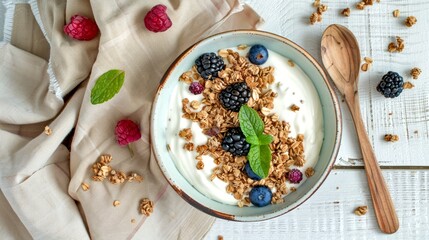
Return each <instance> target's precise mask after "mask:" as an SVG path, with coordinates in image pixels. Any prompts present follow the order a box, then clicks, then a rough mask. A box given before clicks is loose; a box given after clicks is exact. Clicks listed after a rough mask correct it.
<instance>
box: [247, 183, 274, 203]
mask: <svg viewBox="0 0 429 240" xmlns="http://www.w3.org/2000/svg"><path fill="white" fill-rule="evenodd" d="M272 197H273V193H272V192H271V189H269V188H268V187H267V186H255V187H253V188H252V190H250V193H249V198H250V202H251V203H252V204H253V205H255V206H256V207H265V206H267V205H268V204H270V203H271V199H272Z"/></svg>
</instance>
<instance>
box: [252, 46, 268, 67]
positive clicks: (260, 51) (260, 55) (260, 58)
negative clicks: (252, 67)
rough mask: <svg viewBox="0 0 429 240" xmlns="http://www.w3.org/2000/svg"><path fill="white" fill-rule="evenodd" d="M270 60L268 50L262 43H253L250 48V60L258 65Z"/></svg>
mask: <svg viewBox="0 0 429 240" xmlns="http://www.w3.org/2000/svg"><path fill="white" fill-rule="evenodd" d="M267 60H268V50H267V48H266V47H264V46H262V45H261V44H256V45H253V46H252V47H251V48H250V50H249V61H250V62H251V63H253V64H256V65H262V64H264V63H265V62H266V61H267Z"/></svg>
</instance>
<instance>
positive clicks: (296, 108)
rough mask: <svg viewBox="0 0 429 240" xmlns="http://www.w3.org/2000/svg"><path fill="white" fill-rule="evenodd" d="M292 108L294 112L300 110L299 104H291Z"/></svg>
mask: <svg viewBox="0 0 429 240" xmlns="http://www.w3.org/2000/svg"><path fill="white" fill-rule="evenodd" d="M290 110H292V111H293V112H296V111H299V106H297V105H295V104H292V106H290Z"/></svg>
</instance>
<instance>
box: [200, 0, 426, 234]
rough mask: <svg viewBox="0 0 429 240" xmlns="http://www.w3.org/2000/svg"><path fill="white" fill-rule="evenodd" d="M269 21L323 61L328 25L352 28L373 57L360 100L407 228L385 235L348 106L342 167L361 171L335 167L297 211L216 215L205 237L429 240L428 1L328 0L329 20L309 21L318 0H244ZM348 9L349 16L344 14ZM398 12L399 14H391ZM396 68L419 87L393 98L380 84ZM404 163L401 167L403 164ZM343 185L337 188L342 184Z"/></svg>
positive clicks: (272, 27) (274, 29) (363, 77)
mask: <svg viewBox="0 0 429 240" xmlns="http://www.w3.org/2000/svg"><path fill="white" fill-rule="evenodd" d="M244 2H245V3H247V4H249V5H250V6H251V7H252V8H253V9H255V11H256V12H258V14H260V15H261V16H262V17H263V18H264V19H265V24H264V25H262V26H261V30H265V31H270V32H273V33H276V34H279V35H282V36H284V37H287V38H289V39H291V40H292V41H294V42H295V43H297V44H299V45H300V46H302V47H303V48H304V49H306V50H307V51H308V52H309V53H310V54H311V55H312V56H313V57H315V58H316V59H317V60H319V62H320V63H321V56H320V39H321V36H322V33H323V31H324V30H325V29H326V27H327V26H329V25H330V24H334V23H338V24H342V25H344V26H346V27H347V28H349V29H350V30H352V32H353V33H354V34H355V36H356V38H357V40H358V42H359V45H360V50H361V55H362V57H371V58H372V59H373V60H374V62H373V65H372V66H371V68H370V69H369V70H368V71H367V72H361V73H360V76H359V84H358V90H359V95H360V98H359V103H360V108H361V114H362V117H363V123H364V125H365V129H366V131H367V133H368V135H369V139H370V141H371V144H372V147H373V148H374V150H375V152H376V153H377V156H378V161H379V164H380V165H381V166H382V167H384V168H394V169H395V170H387V169H386V170H383V172H382V173H383V175H384V177H385V180H386V183H387V185H388V186H389V187H390V191H391V195H392V197H393V200H394V203H395V206H396V210H397V214H398V217H399V220H400V222H401V228H400V229H399V230H398V231H397V232H396V233H395V234H394V235H387V234H384V233H382V232H381V231H380V230H379V228H378V226H377V221H376V218H375V214H374V212H373V210H372V206H371V204H370V202H371V196H370V192H369V191H368V184H367V183H366V179H365V173H364V171H363V170H362V168H363V164H364V163H363V159H362V154H361V151H360V149H359V147H358V144H359V142H358V140H357V136H356V131H355V129H354V124H353V120H352V116H351V115H350V113H349V111H348V109H347V108H348V107H347V104H346V103H345V102H343V103H341V104H340V105H341V108H342V110H343V136H342V142H341V147H340V150H339V153H338V158H337V161H336V165H337V166H340V167H358V168H359V169H357V170H349V169H348V170H343V169H341V170H334V171H333V172H332V173H331V174H330V176H329V177H328V179H327V180H326V181H325V183H324V184H323V185H322V187H321V189H320V190H318V191H317V192H316V194H315V195H314V196H312V197H311V198H310V199H309V201H307V202H306V203H304V204H303V205H302V206H300V207H299V208H298V209H296V210H294V211H292V212H290V213H288V214H286V215H284V216H281V217H279V218H275V219H272V220H269V221H265V222H258V223H235V222H229V221H222V220H218V221H216V223H215V224H214V226H213V228H212V230H211V231H210V232H209V234H208V235H207V237H206V239H209V240H215V239H217V236H218V235H223V236H224V239H270V238H272V239H314V238H315V237H317V239H323V240H328V239H359V240H361V239H377V240H384V239H386V240H391V239H429V228H428V227H427V226H429V218H428V216H429V188H428V187H429V171H428V170H412V168H413V167H412V166H416V167H418V168H419V167H425V166H426V167H427V166H429V161H428V160H427V156H429V148H428V147H427V146H429V61H428V60H427V59H428V56H429V44H428V43H427V39H429V24H426V23H428V22H429V14H427V13H428V12H429V1H427V0H398V1H381V2H380V3H374V5H372V6H368V7H366V8H365V10H357V9H356V8H355V5H356V3H357V2H358V1H354V0H345V1H337V0H322V1H321V2H322V3H323V4H326V5H327V6H328V11H326V12H325V13H324V14H323V20H322V22H320V23H317V24H315V25H310V24H309V16H310V15H311V13H312V12H314V11H315V8H314V7H313V6H312V3H313V2H314V1H313V0H302V1H290V0H265V1H261V0H244ZM347 7H349V8H350V9H351V15H350V17H344V16H342V15H341V14H340V12H341V10H342V9H344V8H347ZM395 9H399V10H400V11H401V15H400V17H399V18H394V17H393V16H392V11H393V10H395ZM410 15H413V16H415V17H416V18H417V19H418V22H417V24H416V25H414V26H413V27H412V28H407V27H405V26H404V24H403V21H404V20H405V18H406V17H407V16H410ZM395 36H401V37H402V38H403V39H404V40H405V45H406V46H405V50H404V51H403V52H401V53H389V52H388V51H387V45H388V44H389V42H391V41H393V40H394V38H395ZM413 67H420V68H421V69H422V70H423V73H422V74H421V75H420V77H419V79H418V80H412V79H411V76H410V75H409V71H410V69H411V68H413ZM391 70H393V71H396V72H398V73H399V74H401V75H402V76H403V77H404V80H405V81H411V82H412V83H413V84H414V85H415V87H414V88H413V89H411V90H407V91H404V92H403V93H402V94H401V96H399V97H398V98H395V99H385V98H384V97H383V96H382V95H381V94H380V93H378V92H377V91H376V90H375V88H376V86H377V84H378V82H379V81H380V79H381V77H382V76H383V75H384V74H385V73H386V72H387V71H391ZM386 133H393V134H398V135H399V139H400V140H399V141H398V142H395V143H391V142H385V141H384V140H383V137H384V134H386ZM399 168H403V169H399ZM337 187H338V189H337ZM359 205H369V211H368V213H367V214H366V215H365V216H362V217H358V216H356V215H354V214H353V210H354V208H356V207H357V206H359Z"/></svg>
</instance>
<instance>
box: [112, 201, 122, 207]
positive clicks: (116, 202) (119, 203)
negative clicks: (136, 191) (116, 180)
mask: <svg viewBox="0 0 429 240" xmlns="http://www.w3.org/2000/svg"><path fill="white" fill-rule="evenodd" d="M119 205H121V202H119V201H118V200H115V201H113V206H114V207H117V206H119Z"/></svg>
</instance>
